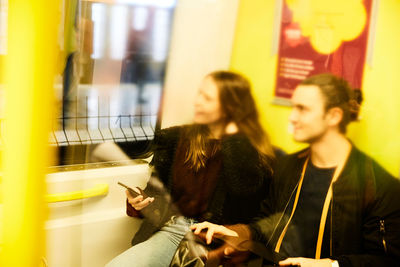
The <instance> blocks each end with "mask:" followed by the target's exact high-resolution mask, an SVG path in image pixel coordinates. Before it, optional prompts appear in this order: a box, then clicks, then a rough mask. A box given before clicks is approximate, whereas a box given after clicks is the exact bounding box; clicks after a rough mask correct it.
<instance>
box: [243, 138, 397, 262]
mask: <svg viewBox="0 0 400 267" xmlns="http://www.w3.org/2000/svg"><path fill="white" fill-rule="evenodd" d="M308 151H309V150H308V149H306V150H303V151H300V152H297V153H294V154H291V155H287V156H284V157H283V158H281V159H280V160H279V161H278V164H277V167H276V168H275V174H274V178H273V181H272V183H271V185H270V189H271V190H270V192H269V194H268V198H267V199H266V200H265V201H264V202H263V204H262V208H261V210H262V212H261V214H260V217H259V219H258V220H257V221H256V222H255V223H252V224H251V225H250V230H251V237H252V239H254V240H259V241H261V242H263V243H264V244H267V245H268V247H270V248H272V249H273V248H275V245H276V242H277V240H278V237H279V234H280V233H281V231H282V229H283V227H284V225H285V224H286V222H287V218H285V217H284V216H283V217H282V216H281V214H282V212H283V211H284V210H285V209H286V207H285V206H286V203H287V201H288V200H289V199H291V198H292V197H294V196H293V195H294V194H293V191H294V190H295V188H296V184H297V182H298V180H299V177H300V174H301V170H302V166H303V164H304V162H305V160H306V158H307V155H308ZM329 210H330V213H328V217H327V220H326V227H329V228H330V231H327V230H326V231H325V232H324V237H323V242H327V244H328V248H329V249H328V250H326V249H324V248H326V246H324V245H323V246H322V251H321V258H323V257H329V258H332V259H336V260H338V261H339V265H340V267H348V266H399V262H400V238H399V237H400V231H399V229H400V182H399V180H398V179H396V178H395V177H393V176H392V175H390V174H389V173H388V172H387V171H386V170H384V169H383V168H382V167H381V166H380V165H379V164H378V163H377V162H376V161H374V160H373V159H371V158H370V157H368V156H367V155H366V154H364V153H363V152H361V151H360V150H358V149H357V148H356V147H354V146H353V147H352V150H351V152H350V155H349V157H348V159H347V161H346V164H345V166H344V168H343V171H342V173H341V174H340V175H339V177H338V179H337V181H336V182H335V183H334V184H333V186H332V201H331V203H330V207H329Z"/></svg>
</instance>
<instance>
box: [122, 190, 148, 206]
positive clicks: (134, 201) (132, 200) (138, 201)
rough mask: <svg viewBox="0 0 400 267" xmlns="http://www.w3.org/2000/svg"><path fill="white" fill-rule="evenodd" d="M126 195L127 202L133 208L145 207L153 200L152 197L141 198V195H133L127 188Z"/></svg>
mask: <svg viewBox="0 0 400 267" xmlns="http://www.w3.org/2000/svg"><path fill="white" fill-rule="evenodd" d="M125 193H126V197H127V198H128V202H129V204H131V206H132V207H133V208H134V209H135V210H141V209H143V208H145V207H147V206H148V205H149V204H150V203H151V202H153V201H154V197H148V198H146V199H144V200H143V196H142V195H138V196H137V197H133V196H132V195H131V194H130V193H129V191H128V190H126V192H125Z"/></svg>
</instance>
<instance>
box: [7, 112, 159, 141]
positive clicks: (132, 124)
mask: <svg viewBox="0 0 400 267" xmlns="http://www.w3.org/2000/svg"><path fill="white" fill-rule="evenodd" d="M87 113H88V112H87V107H86V114H87ZM108 113H109V114H110V111H108ZM138 113H139V115H117V116H112V115H109V114H108V115H94V116H92V115H91V116H88V115H85V116H69V117H65V116H63V117H61V118H56V119H55V120H54V123H53V127H52V130H51V133H50V138H49V144H50V145H52V146H59V147H64V146H69V145H90V144H99V143H104V142H107V141H112V142H116V143H120V142H138V141H148V140H153V139H154V131H155V123H156V120H157V115H152V114H143V113H142V112H141V109H140V110H139V112H138ZM75 114H77V112H75ZM98 114H100V111H99V112H98ZM3 127H4V118H1V117H0V148H1V147H2V146H3V144H4V139H3V136H2V131H3Z"/></svg>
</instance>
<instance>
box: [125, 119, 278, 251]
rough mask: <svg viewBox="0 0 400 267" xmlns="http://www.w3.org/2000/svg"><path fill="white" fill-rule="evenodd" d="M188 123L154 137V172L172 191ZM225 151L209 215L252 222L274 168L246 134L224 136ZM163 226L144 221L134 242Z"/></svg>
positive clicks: (215, 220) (213, 219) (230, 221)
mask: <svg viewBox="0 0 400 267" xmlns="http://www.w3.org/2000/svg"><path fill="white" fill-rule="evenodd" d="M185 127H191V126H181V127H171V128H168V129H163V130H161V131H158V132H156V136H155V138H154V144H153V151H154V157H153V160H152V163H151V164H152V165H153V166H154V169H155V174H154V175H155V176H157V177H159V179H160V180H161V181H162V183H163V184H164V185H165V187H166V191H167V192H171V189H172V188H173V186H174V185H173V175H172V166H174V160H175V154H176V153H175V152H176V149H177V146H178V144H179V141H180V139H181V138H182V133H183V130H184V128H185ZM221 153H222V167H221V170H220V171H219V175H218V176H219V177H218V180H217V184H216V187H215V190H214V192H213V194H212V196H211V198H210V200H209V204H208V208H207V211H206V216H205V217H206V218H205V219H206V220H208V221H210V222H213V223H218V224H235V223H248V222H250V220H251V219H252V218H254V217H255V216H256V215H257V214H258V213H259V212H260V204H261V203H262V200H263V198H265V192H266V191H267V189H268V186H269V183H270V180H271V179H270V178H271V172H270V171H269V170H268V169H267V168H266V167H265V166H263V165H262V164H261V163H260V159H259V155H258V152H257V150H256V149H255V148H254V147H253V146H252V145H251V143H250V141H249V139H248V138H247V137H245V136H244V135H243V134H240V133H237V134H233V135H227V136H223V137H222V140H221ZM145 191H146V190H145ZM150 195H151V194H150ZM153 204H154V203H152V204H150V205H153ZM149 207H150V206H149ZM128 208H129V204H128ZM128 214H129V213H128ZM161 226H162V225H161ZM159 227H160V225H158V226H157V225H156V226H155V225H154V224H153V225H151V224H149V223H146V221H144V222H143V224H142V226H141V229H140V230H139V234H137V235H136V236H135V238H134V240H133V241H132V244H136V243H139V242H142V241H143V240H145V239H147V238H148V237H150V235H151V234H152V233H153V232H155V231H156V230H158V228H159Z"/></svg>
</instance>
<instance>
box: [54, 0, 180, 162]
mask: <svg viewBox="0 0 400 267" xmlns="http://www.w3.org/2000/svg"><path fill="white" fill-rule="evenodd" d="M139 2H140V1H128V0H127V1H116V3H115V4H110V3H94V2H91V1H81V2H80V3H79V8H78V9H77V10H78V11H77V12H76V16H77V18H76V23H75V24H74V25H75V27H76V32H77V34H76V35H71V36H68V38H77V43H79V45H78V47H79V49H78V50H76V51H71V52H70V53H69V55H68V56H67V64H66V67H65V70H64V82H63V88H62V94H61V95H62V103H63V105H62V106H63V112H62V113H63V114H62V116H60V118H59V120H58V122H57V123H56V124H55V131H54V134H53V135H52V139H51V142H52V143H53V144H55V145H57V146H58V147H59V148H60V154H61V155H60V156H61V164H70V163H83V162H86V161H87V159H86V158H85V157H86V154H87V153H85V151H86V152H87V150H88V149H89V150H91V149H92V148H91V146H95V145H97V144H100V143H103V142H105V141H114V142H116V143H117V144H118V145H120V146H121V147H122V148H124V147H128V148H129V149H128V150H129V151H126V152H128V153H129V152H132V151H133V154H135V155H136V154H138V152H139V151H134V150H135V149H136V150H137V147H140V149H142V150H143V149H144V148H146V146H145V145H143V144H145V143H149V141H151V140H152V139H153V136H154V129H155V127H156V122H157V114H158V109H159V103H160V98H161V92H162V83H163V79H164V73H165V66H166V59H167V54H168V45H169V39H170V28H171V20H172V13H173V5H174V4H175V1H149V0H146V1H144V2H143V3H142V2H140V3H139ZM140 143H143V144H142V145H140V146H139V145H138V144H140ZM82 147H84V148H82ZM88 147H89V148H88ZM132 147H134V148H133V149H132ZM77 148H79V149H77ZM82 149H83V153H81V152H80V153H81V154H80V155H77V154H76V151H78V150H82ZM71 153H72V154H73V155H70V154H71ZM71 161H73V162H71Z"/></svg>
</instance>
